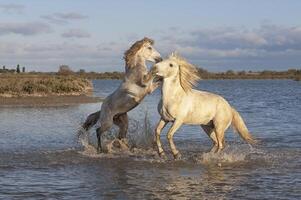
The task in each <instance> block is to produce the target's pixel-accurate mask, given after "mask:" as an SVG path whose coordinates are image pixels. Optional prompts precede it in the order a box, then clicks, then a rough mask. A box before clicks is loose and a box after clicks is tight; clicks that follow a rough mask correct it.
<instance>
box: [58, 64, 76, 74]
mask: <svg viewBox="0 0 301 200" xmlns="http://www.w3.org/2000/svg"><path fill="white" fill-rule="evenodd" d="M58 73H59V74H60V75H70V74H73V71H72V70H71V69H70V67H69V66H68V65H61V66H60V68H59V71H58Z"/></svg>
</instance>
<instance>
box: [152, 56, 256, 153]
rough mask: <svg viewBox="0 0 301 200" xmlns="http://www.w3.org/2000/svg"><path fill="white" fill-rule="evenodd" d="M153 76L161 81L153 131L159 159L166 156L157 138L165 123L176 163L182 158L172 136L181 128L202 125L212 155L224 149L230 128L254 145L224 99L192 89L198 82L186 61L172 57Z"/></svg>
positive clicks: (158, 67)
mask: <svg viewBox="0 0 301 200" xmlns="http://www.w3.org/2000/svg"><path fill="white" fill-rule="evenodd" d="M152 73H153V75H156V76H159V77H161V78H162V79H163V85H162V97H161V101H160V103H159V105H158V111H159V114H160V115H161V119H160V121H159V123H158V125H157V127H156V130H155V132H156V143H157V147H158V153H159V155H160V156H165V154H164V151H163V148H162V145H161V141H160V134H161V130H162V129H163V128H164V127H165V125H166V124H167V123H168V122H172V123H173V124H172V126H171V128H170V129H169V131H168V133H167V139H168V142H169V145H170V148H171V150H172V153H173V155H174V158H175V159H178V158H180V157H181V154H180V153H179V151H178V150H177V149H176V146H175V144H174V142H173V135H174V133H175V132H176V131H177V130H178V128H179V127H180V126H181V125H182V124H191V125H192V124H193V125H201V127H202V128H203V129H204V131H205V132H206V133H207V134H208V136H209V137H210V138H211V139H212V141H213V144H214V145H213V147H212V149H211V151H212V152H220V151H221V150H222V149H223V148H224V145H225V142H224V134H225V131H226V130H227V129H228V127H229V126H230V125H231V124H232V125H233V126H234V128H235V129H236V130H237V132H238V133H239V135H240V136H241V137H242V138H243V139H244V140H245V141H247V142H248V143H251V144H254V143H255V142H256V140H254V139H253V138H252V136H251V135H250V133H249V131H248V129H247V127H246V125H245V123H244V121H243V119H242V117H241V116H240V114H239V113H238V112H237V111H236V110H235V109H234V108H233V107H231V106H230V105H229V103H228V102H227V101H226V100H225V99H224V98H223V97H221V96H219V95H216V94H212V93H209V92H205V91H198V90H194V89H192V87H193V86H194V85H195V84H196V82H197V81H198V80H199V79H200V78H199V76H198V72H197V68H195V67H194V66H193V65H191V64H190V63H188V62H187V61H186V60H185V59H183V58H181V57H180V56H178V55H175V54H172V55H171V56H169V58H167V59H166V60H163V61H162V62H159V63H157V64H155V65H154V66H153V68H152Z"/></svg>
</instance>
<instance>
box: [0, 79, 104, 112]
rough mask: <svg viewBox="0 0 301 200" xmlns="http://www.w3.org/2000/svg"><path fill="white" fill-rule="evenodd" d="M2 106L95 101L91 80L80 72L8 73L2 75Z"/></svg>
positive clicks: (54, 104)
mask: <svg viewBox="0 0 301 200" xmlns="http://www.w3.org/2000/svg"><path fill="white" fill-rule="evenodd" d="M0 83H1V84H0V107H3V106H4V107H5V106H60V105H74V104H82V103H96V102H100V101H102V99H101V98H97V97H93V96H92V94H93V84H92V81H91V80H88V79H86V78H83V77H78V76H59V75H49V74H39V75H36V74H22V75H21V74H6V75H2V76H0Z"/></svg>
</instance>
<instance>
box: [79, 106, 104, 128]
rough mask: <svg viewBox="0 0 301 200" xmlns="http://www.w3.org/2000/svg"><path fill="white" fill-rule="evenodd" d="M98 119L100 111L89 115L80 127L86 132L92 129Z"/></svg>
mask: <svg viewBox="0 0 301 200" xmlns="http://www.w3.org/2000/svg"><path fill="white" fill-rule="evenodd" d="M99 117H100V111H97V112H95V113H92V114H90V115H89V116H88V117H87V119H86V121H85V123H84V124H83V125H82V127H83V129H85V130H86V131H88V130H89V129H90V128H92V127H93V126H94V125H95V124H96V123H97V121H98V120H99Z"/></svg>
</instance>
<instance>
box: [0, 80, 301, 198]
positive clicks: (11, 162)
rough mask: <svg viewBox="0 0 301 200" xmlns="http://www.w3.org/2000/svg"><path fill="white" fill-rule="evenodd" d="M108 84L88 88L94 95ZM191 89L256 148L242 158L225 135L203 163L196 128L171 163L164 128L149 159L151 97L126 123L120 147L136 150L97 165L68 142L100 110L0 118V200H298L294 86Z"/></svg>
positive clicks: (299, 139)
mask: <svg viewBox="0 0 301 200" xmlns="http://www.w3.org/2000/svg"><path fill="white" fill-rule="evenodd" d="M118 84H119V82H118V81H110V80H98V81H94V85H95V95H96V96H101V97H103V96H106V95H108V94H109V93H111V92H112V90H114V89H115V88H116V87H117V86H118ZM199 88H202V89H203V90H208V91H212V92H215V93H218V94H221V95H223V96H224V97H225V98H226V99H227V100H229V102H230V103H231V104H232V105H233V106H234V107H236V108H237V110H238V111H239V112H240V113H241V114H242V116H243V117H244V119H245V121H246V123H247V125H248V127H249V129H250V131H251V132H252V133H253V135H254V136H256V137H257V138H259V139H260V140H261V144H260V145H259V146H257V147H253V148H251V147H250V146H248V145H247V144H245V143H244V142H242V141H241V140H240V138H239V136H237V134H235V133H233V132H232V130H229V131H228V133H227V136H226V141H227V148H226V149H225V151H224V153H222V154H220V155H213V154H210V153H206V152H207V151H208V150H209V149H210V147H211V143H210V140H209V139H208V137H207V136H206V134H205V133H204V132H203V131H201V130H200V128H199V127H196V126H183V127H181V128H180V130H179V131H178V132H177V133H176V134H175V138H174V139H175V143H176V145H177V147H178V149H179V150H180V151H181V153H182V154H183V159H182V160H180V161H173V160H172V158H171V155H170V151H169V148H168V145H167V143H166V139H165V138H166V130H167V129H168V127H166V129H165V131H164V132H163V134H162V140H163V145H164V147H165V149H166V150H167V154H168V156H169V159H167V160H162V159H160V158H158V156H157V154H156V152H155V151H153V150H152V148H151V145H150V140H151V139H150V138H151V137H150V135H149V134H145V132H144V128H145V127H144V125H143V124H144V116H145V113H146V112H147V115H148V118H149V120H150V124H151V125H150V126H148V128H149V129H150V127H151V126H153V125H155V123H156V122H157V121H158V119H159V116H158V114H157V103H158V101H159V95H160V93H159V91H156V92H155V93H154V94H152V95H151V96H148V97H147V98H146V99H145V100H144V101H143V103H142V104H141V105H140V106H139V107H137V108H136V109H135V110H134V111H131V112H130V113H129V115H130V123H131V131H130V133H129V142H130V143H131V145H133V143H136V146H138V148H136V149H133V150H126V151H124V152H121V151H113V153H109V154H100V155H99V154H96V153H95V149H94V148H93V146H91V145H89V146H87V147H86V148H83V147H82V145H81V144H80V143H79V142H78V140H77V138H76V131H77V130H78V127H79V124H80V123H82V122H83V121H84V119H85V117H86V116H87V115H88V114H89V113H91V112H93V111H95V110H97V109H98V108H99V107H100V104H83V105H78V106H64V107H47V108H45V107H43V108H39V107H36V108H32V107H31V108H0V136H1V139H0V199H156V198H157V199H300V198H301V189H300V188H301V149H300V146H301V116H300V113H301V84H300V82H294V81H290V80H245V81H240V80H217V81H215V80H214V81H213V80H212V81H201V83H200V86H199ZM114 130H115V129H113V131H111V132H113V133H114V132H116V131H114ZM148 132H149V131H148ZM109 135H110V138H111V139H112V137H113V136H112V134H109ZM145 137H146V138H145ZM110 138H109V139H110ZM109 139H108V140H107V141H108V142H109V141H111V140H109ZM90 140H91V143H92V144H93V143H94V144H95V135H94V130H91V136H90ZM117 150H118V149H117Z"/></svg>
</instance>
